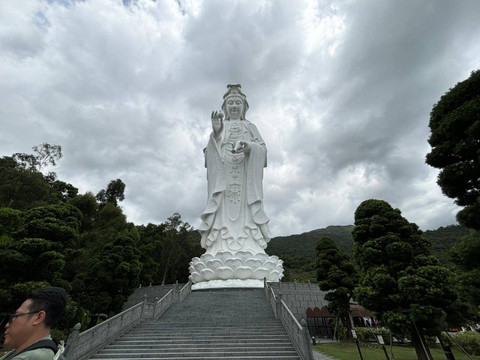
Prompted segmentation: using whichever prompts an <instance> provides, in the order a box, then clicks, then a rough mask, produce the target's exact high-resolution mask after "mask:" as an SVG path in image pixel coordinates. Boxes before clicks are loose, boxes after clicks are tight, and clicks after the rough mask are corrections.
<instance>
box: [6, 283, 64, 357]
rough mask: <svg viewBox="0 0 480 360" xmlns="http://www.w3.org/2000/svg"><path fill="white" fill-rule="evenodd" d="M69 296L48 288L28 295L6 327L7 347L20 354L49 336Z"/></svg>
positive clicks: (58, 289) (60, 290) (62, 291)
mask: <svg viewBox="0 0 480 360" xmlns="http://www.w3.org/2000/svg"><path fill="white" fill-rule="evenodd" d="M66 303H67V294H66V292H65V290H63V289H62V288H58V287H47V288H42V289H39V290H35V291H33V292H32V293H30V294H28V296H27V300H25V301H24V302H23V303H22V305H20V307H19V308H18V309H17V311H15V314H12V316H11V318H10V321H9V322H8V323H7V324H6V325H5V334H4V335H5V346H7V347H9V348H14V349H16V352H17V353H18V352H20V351H22V350H23V349H25V348H26V347H28V346H30V345H31V344H33V343H35V342H37V341H38V340H40V339H41V338H43V337H45V336H46V335H48V333H49V332H50V328H51V327H52V326H54V325H55V323H56V322H57V320H58V319H59V318H60V316H61V315H62V313H63V311H64V310H65V305H66Z"/></svg>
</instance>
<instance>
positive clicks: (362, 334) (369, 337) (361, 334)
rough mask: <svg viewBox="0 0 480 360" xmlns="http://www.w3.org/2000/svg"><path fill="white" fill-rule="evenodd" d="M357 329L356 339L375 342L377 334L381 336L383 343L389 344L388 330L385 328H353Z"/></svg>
mask: <svg viewBox="0 0 480 360" xmlns="http://www.w3.org/2000/svg"><path fill="white" fill-rule="evenodd" d="M355 330H356V331H357V336H358V340H360V341H363V342H368V341H370V342H371V341H375V342H377V341H378V339H377V335H381V336H382V337H383V341H385V344H390V330H388V329H385V328H380V329H377V328H355Z"/></svg>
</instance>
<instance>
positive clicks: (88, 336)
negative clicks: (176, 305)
mask: <svg viewBox="0 0 480 360" xmlns="http://www.w3.org/2000/svg"><path fill="white" fill-rule="evenodd" d="M191 288H192V283H191V282H188V283H187V284H186V285H185V286H184V287H183V288H182V289H178V284H176V285H175V286H174V287H173V288H172V290H170V291H169V292H168V293H167V294H165V295H164V296H163V297H162V298H161V299H160V300H158V301H157V302H155V303H150V302H148V301H147V296H146V295H145V297H144V301H143V302H141V303H138V304H136V305H134V306H132V307H130V308H129V309H127V310H125V311H122V312H121V313H120V314H117V315H115V316H113V317H111V318H110V319H107V320H105V321H104V322H102V323H100V324H98V325H96V326H94V327H92V328H90V329H88V330H85V331H84V332H82V333H80V324H77V325H75V327H74V329H73V331H72V333H71V334H70V336H69V337H68V340H67V346H66V349H65V353H64V354H65V357H66V358H67V359H68V360H85V359H88V358H89V357H90V356H92V355H93V354H95V353H96V352H97V351H99V350H100V349H101V348H103V347H105V346H106V345H108V344H109V343H111V342H113V341H114V340H115V339H117V338H118V337H120V336H121V335H122V334H124V333H126V332H127V331H129V330H130V329H131V328H133V327H135V326H136V325H138V324H139V323H140V322H141V321H142V320H144V319H155V320H157V319H158V318H159V317H160V316H161V315H162V314H163V313H164V312H165V311H166V310H167V309H168V308H169V307H170V305H171V304H172V303H173V302H176V301H183V300H184V299H185V298H186V297H187V296H188V294H189V293H190V291H191Z"/></svg>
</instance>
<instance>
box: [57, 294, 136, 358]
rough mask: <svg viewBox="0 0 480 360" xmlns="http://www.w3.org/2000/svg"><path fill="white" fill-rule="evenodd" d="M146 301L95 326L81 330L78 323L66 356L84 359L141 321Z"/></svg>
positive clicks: (68, 344)
mask: <svg viewBox="0 0 480 360" xmlns="http://www.w3.org/2000/svg"><path fill="white" fill-rule="evenodd" d="M144 307H145V302H142V303H138V304H137V305H134V306H132V307H130V308H128V309H127V310H125V311H122V312H121V313H119V314H117V315H115V316H113V317H111V318H110V319H108V320H105V321H104V322H102V323H100V324H98V325H95V326H94V327H92V328H90V329H88V330H85V331H84V332H82V333H79V331H80V324H77V325H76V326H75V328H74V330H73V332H72V333H71V334H70V336H69V337H68V340H67V347H66V349H65V353H64V356H65V357H66V358H68V359H69V360H83V359H87V358H88V357H89V356H91V355H93V354H94V353H96V352H97V351H98V350H99V349H100V348H102V347H103V346H105V345H106V344H108V343H110V342H111V341H113V340H115V339H116V338H117V337H118V336H120V335H121V334H123V333H124V332H126V331H128V330H130V329H131V328H132V327H133V326H135V325H137V324H138V323H140V320H141V317H142V313H143V311H144Z"/></svg>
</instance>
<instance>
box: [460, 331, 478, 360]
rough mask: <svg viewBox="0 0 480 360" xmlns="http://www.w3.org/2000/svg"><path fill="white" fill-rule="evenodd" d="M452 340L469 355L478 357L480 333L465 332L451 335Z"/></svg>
mask: <svg viewBox="0 0 480 360" xmlns="http://www.w3.org/2000/svg"><path fill="white" fill-rule="evenodd" d="M453 338H454V339H455V341H456V342H457V343H458V344H459V345H460V346H461V347H463V348H464V349H465V350H466V351H467V352H468V353H469V354H470V355H480V333H478V332H476V331H465V332H462V333H457V334H455V335H453Z"/></svg>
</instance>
